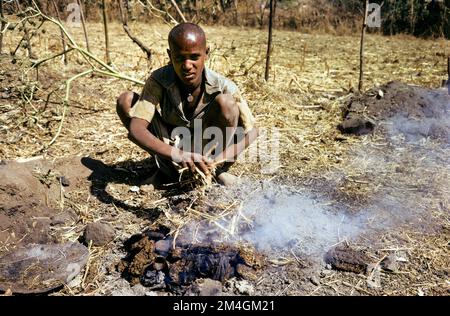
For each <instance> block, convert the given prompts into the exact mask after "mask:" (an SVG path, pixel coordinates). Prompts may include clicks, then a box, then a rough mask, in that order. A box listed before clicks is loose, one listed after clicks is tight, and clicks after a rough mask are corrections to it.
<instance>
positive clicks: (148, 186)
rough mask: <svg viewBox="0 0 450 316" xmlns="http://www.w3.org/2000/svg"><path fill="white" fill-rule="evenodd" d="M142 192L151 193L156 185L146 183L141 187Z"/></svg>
mask: <svg viewBox="0 0 450 316" xmlns="http://www.w3.org/2000/svg"><path fill="white" fill-rule="evenodd" d="M140 189H141V192H142V193H150V192H153V191H155V186H154V185H153V184H144V185H141V187H140Z"/></svg>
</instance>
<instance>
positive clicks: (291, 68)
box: [0, 24, 450, 295]
mask: <svg viewBox="0 0 450 316" xmlns="http://www.w3.org/2000/svg"><path fill="white" fill-rule="evenodd" d="M131 28H132V29H133V31H134V32H135V33H136V35H137V36H138V37H139V38H140V39H142V40H143V41H144V42H145V43H147V44H148V46H149V47H151V48H152V50H153V52H154V53H153V56H152V60H151V62H148V61H147V60H146V58H145V55H144V54H143V53H142V51H140V50H139V48H138V47H137V46H135V45H134V44H133V43H132V42H131V41H130V40H129V38H128V37H127V36H126V34H125V33H124V32H123V30H122V28H121V25H119V24H111V29H110V38H111V58H112V62H113V66H114V67H115V68H117V69H119V70H120V71H121V72H122V73H124V74H127V75H129V76H131V77H134V78H136V79H139V80H142V81H144V80H145V79H146V77H147V76H148V75H149V73H150V72H151V71H152V70H154V69H157V68H158V67H160V66H163V65H165V64H166V63H167V62H168V57H167V53H166V48H167V42H166V38H167V34H168V31H169V26H167V25H143V24H131ZM68 30H69V31H70V32H71V34H73V36H74V38H75V39H76V41H77V42H78V43H79V44H80V45H83V36H82V29H81V28H69V29H68ZM88 30H89V35H90V44H91V48H92V52H93V54H94V55H96V56H98V57H100V58H103V56H104V50H103V46H104V37H103V30H102V25H101V24H89V25H88ZM205 31H206V33H207V37H208V42H209V44H210V46H211V54H210V56H209V60H208V66H209V67H210V68H212V69H213V70H215V71H217V72H220V73H222V74H224V75H226V76H228V77H229V78H231V79H232V80H234V81H235V82H236V83H237V84H238V86H239V87H240V88H241V91H242V93H243V95H244V96H245V97H246V98H247V101H248V103H249V105H250V107H251V109H252V111H253V113H254V115H255V116H256V119H257V121H258V125H259V126H260V127H263V128H271V127H276V128H278V130H279V132H280V149H279V153H280V163H281V166H280V167H279V168H278V169H277V170H276V171H275V172H274V173H272V174H262V173H261V165H260V164H259V163H246V162H245V161H244V162H239V163H237V164H236V165H235V166H233V168H232V169H231V171H232V173H234V174H236V175H239V176H241V177H242V178H245V179H247V180H246V181H249V182H252V181H253V182H257V181H266V182H268V183H273V184H279V185H280V186H281V187H282V186H286V187H289V188H295V189H296V190H301V189H303V188H308V189H309V191H310V192H313V193H315V194H319V195H327V194H328V198H329V199H327V201H325V202H324V203H325V204H328V205H330V204H333V203H337V202H339V203H342V205H345V207H346V208H347V209H349V211H350V212H358V210H361V209H363V208H364V209H372V208H373V210H372V211H371V212H370V216H367V217H365V218H364V219H361V221H360V222H359V223H364V224H365V223H366V222H371V221H376V220H377V213H376V210H377V209H383V210H385V211H386V208H389V207H393V208H399V207H400V206H403V207H404V208H405V209H417V210H418V209H420V212H418V215H417V216H416V215H415V214H416V213H411V214H413V216H412V217H408V216H406V215H405V218H407V220H405V221H401V220H399V221H394V220H392V222H390V223H389V224H386V225H384V224H380V225H375V228H374V229H373V230H370V229H369V228H367V230H366V231H361V232H360V233H359V234H358V235H357V236H356V237H357V238H348V239H346V238H345V236H344V238H342V240H338V243H341V242H344V243H347V244H349V245H350V246H352V247H353V248H355V249H363V250H364V251H365V253H366V254H367V255H368V256H369V257H370V258H371V260H372V261H373V262H375V263H378V264H379V263H380V262H381V261H382V260H383V259H384V258H386V257H387V256H389V255H390V254H391V253H395V254H396V255H397V257H398V258H401V260H399V264H400V268H399V269H398V271H395V272H391V273H388V272H385V271H383V272H377V273H379V274H380V275H379V280H378V281H379V284H375V285H374V284H373V282H372V283H371V282H369V281H371V280H369V279H370V278H373V273H372V275H369V276H366V275H364V274H355V273H351V272H339V271H335V270H330V269H329V267H326V266H325V264H324V263H323V262H319V263H317V262H315V261H314V260H311V262H309V258H306V257H305V258H298V256H297V255H296V254H295V252H293V251H288V250H286V251H285V253H280V252H279V251H278V252H277V253H276V255H275V254H274V255H273V257H271V256H270V255H269V260H268V262H269V263H268V265H267V267H266V270H265V271H266V272H263V274H262V276H261V277H260V278H259V279H258V280H257V281H256V282H255V284H254V288H255V289H254V292H253V293H255V294H263V295H264V294H266V295H448V294H449V290H450V278H449V273H450V270H449V266H450V252H449V250H450V249H449V247H450V246H449V241H450V222H449V210H450V201H449V199H450V192H449V189H448V188H449V187H450V186H449V183H450V182H449V165H448V163H449V158H448V157H449V148H448V146H444V147H442V146H439V145H436V144H435V143H434V142H433V141H432V140H429V139H424V140H423V141H422V143H421V146H422V150H417V148H416V147H414V146H411V145H410V144H408V143H406V144H403V143H402V144H400V145H398V146H392V142H391V141H390V140H389V139H386V137H385V136H383V135H381V134H380V133H378V132H375V133H373V134H369V135H364V136H349V135H342V134H341V133H340V132H339V131H338V130H337V128H336V127H337V125H338V124H339V123H340V122H341V121H342V113H343V110H344V108H345V106H346V105H347V103H348V101H349V100H350V98H351V97H352V95H353V93H355V89H356V87H357V85H358V81H357V80H358V67H359V55H358V54H359V37H358V36H357V35H355V36H342V37H339V36H332V35H315V34H301V33H297V32H289V31H275V33H274V51H273V55H272V68H271V71H270V80H269V81H268V82H265V81H264V79H263V75H264V64H265V63H264V58H265V51H266V40H267V33H266V32H265V31H261V30H256V29H247V28H225V27H206V28H205ZM58 36H59V31H58V30H57V29H56V28H54V27H53V26H50V25H49V26H47V27H46V28H45V33H44V32H40V33H39V34H38V35H37V36H35V38H34V39H33V41H32V44H33V47H34V50H35V52H36V54H37V55H38V57H39V58H44V57H46V56H50V55H52V54H55V53H57V52H59V51H61V44H60V42H59V40H58ZM18 39H19V37H18V35H17V34H16V33H6V36H5V39H4V40H5V41H6V43H5V46H6V47H5V48H6V49H7V50H8V49H11V50H13V49H14V48H15V47H16V45H17V41H18ZM449 53H450V42H449V41H444V40H422V39H416V38H412V37H406V36H396V37H381V36H375V35H368V36H367V39H366V72H365V78H366V80H365V82H364V87H365V90H369V89H371V88H373V87H375V86H378V85H382V84H385V83H387V82H389V81H393V80H397V81H401V82H403V83H408V84H413V85H420V86H423V87H428V88H436V89H437V88H439V87H440V84H441V81H442V80H443V79H446V57H445V56H447V55H448V54H449ZM68 56H69V64H68V65H67V66H64V63H63V62H62V60H61V58H58V59H54V60H52V61H51V62H49V63H46V64H43V65H41V66H40V67H39V70H38V73H37V72H36V70H31V71H27V69H28V68H29V61H28V60H27V58H26V57H25V50H23V49H21V50H20V51H19V53H18V57H17V58H16V59H15V60H14V63H12V62H11V58H10V57H7V56H1V67H0V78H1V81H0V84H1V87H2V88H3V90H2V91H0V93H3V94H2V98H1V99H0V109H1V110H0V123H1V131H0V133H1V140H0V158H1V160H5V161H11V160H18V159H19V160H20V159H26V158H30V157H34V156H39V155H43V156H45V157H46V158H50V159H53V158H63V157H66V158H67V157H74V156H89V157H90V158H92V159H95V160H99V161H101V162H103V163H104V164H106V165H109V166H113V167H115V168H119V169H120V170H125V171H126V170H128V171H130V170H133V168H135V166H136V165H139V164H142V161H143V160H145V159H146V158H147V157H148V155H147V154H146V153H145V152H143V151H142V150H141V149H139V148H138V147H136V146H135V145H133V144H132V143H131V142H130V141H129V140H128V139H127V136H126V130H125V128H124V127H122V126H121V124H120V121H119V119H118V117H117V116H116V114H115V100H116V97H117V96H118V95H119V94H120V92H121V91H124V90H133V91H136V92H140V90H141V86H139V85H136V84H133V83H130V82H127V81H124V80H119V79H116V78H111V77H106V76H105V77H103V76H99V75H94V76H90V77H86V78H82V79H80V80H77V81H75V82H74V83H73V87H72V91H71V94H70V104H69V107H68V110H67V113H65V117H64V121H63V124H62V125H60V124H61V118H62V115H63V104H62V99H63V97H64V86H63V83H64V80H66V79H68V78H70V77H72V76H74V75H76V74H78V73H80V72H82V71H84V70H87V69H89V65H88V64H87V63H86V61H85V60H84V59H83V58H82V57H80V56H79V55H76V54H75V53H74V52H71V53H69V55H68ZM6 88H8V89H10V90H7V89H6ZM11 88H14V89H13V90H11ZM8 91H10V92H8ZM11 91H12V92H11ZM51 91H54V92H53V93H52V94H50V95H49V93H50V92H51ZM60 126H61V132H60V134H59V136H58V137H57V138H56V140H55V142H54V143H53V144H52V145H51V146H50V147H48V148H46V145H47V144H48V143H49V142H50V141H51V140H52V139H53V137H54V136H55V135H56V133H57V130H58V128H59V127H60ZM413 147H414V148H413ZM43 148H46V149H45V150H42V149H43ZM427 150H428V152H429V151H430V150H431V151H432V152H433V155H435V156H436V157H438V158H439V159H433V161H432V163H429V162H428V160H427ZM433 150H434V151H433ZM411 153H414V155H413V154H411ZM415 154H417V155H415ZM398 168H404V170H405V171H404V172H403V173H401V174H399V173H398V170H399V169H398ZM94 182H95V181H94V180H92V179H91V180H88V179H86V180H85V182H82V183H81V184H79V185H78V186H77V187H76V188H75V189H73V190H71V191H70V192H69V193H66V195H65V196H64V205H63V206H62V207H66V208H71V209H73V210H74V211H75V213H76V214H77V219H76V220H75V221H74V223H73V224H72V225H71V227H69V228H67V227H66V230H65V231H64V234H63V235H62V236H63V237H62V238H63V239H64V240H71V241H76V240H77V239H78V238H79V237H80V235H82V233H83V229H84V227H85V225H86V224H88V223H90V222H95V221H99V220H104V221H107V222H109V223H110V224H111V225H113V227H114V228H115V232H116V237H115V240H114V242H112V243H110V244H108V245H107V246H104V247H90V248H89V251H90V257H89V261H88V265H87V267H88V268H87V269H85V270H83V273H82V275H81V279H80V280H79V282H78V283H76V282H75V283H74V284H72V285H67V286H65V287H64V288H63V289H62V290H61V291H59V292H56V295H107V294H120V293H121V291H122V292H123V291H125V290H124V289H125V288H126V287H127V282H125V281H124V280H123V279H120V278H119V277H118V276H117V272H112V271H113V270H114V268H111V263H112V262H117V260H118V259H120V258H121V257H123V256H124V253H123V249H122V248H121V245H122V244H123V242H124V240H126V239H127V238H129V237H130V236H131V235H133V234H136V233H139V232H141V231H142V230H144V229H145V228H146V227H148V226H149V225H151V224H152V223H154V222H155V221H159V222H163V223H165V224H167V223H177V221H178V220H179V219H177V220H175V219H174V218H176V217H177V216H178V215H177V214H172V213H171V212H170V208H169V209H168V208H167V207H166V205H165V203H166V201H165V200H164V196H163V192H159V191H156V192H152V193H149V194H143V193H142V192H141V193H140V194H138V195H137V194H135V193H133V192H131V191H130V190H129V187H130V184H129V183H130V181H128V182H127V181H125V180H124V181H115V182H111V183H109V184H107V187H106V188H103V190H104V191H106V192H107V193H108V194H109V195H110V196H112V197H113V198H112V200H113V201H120V203H115V202H111V199H110V200H108V201H106V200H105V199H100V198H99V197H98V196H97V195H96V190H101V189H102V188H101V187H100V188H99V187H96V186H95V183H94ZM423 188H425V189H423ZM386 197H395V198H396V199H395V201H396V203H393V204H389V203H388V202H386V203H381V204H378V203H377V202H378V201H381V200H383V199H385V198H386ZM405 200H407V202H408V204H405V203H403V202H404V201H405ZM60 206H61V204H60V205H58V207H60ZM149 209H151V210H152V213H151V214H150V212H147V211H148V210H149ZM156 209H157V210H156ZM374 210H375V211H374ZM383 214H384V215H386V216H387V217H388V219H390V217H391V216H392V212H390V211H389V210H388V211H386V212H385V213H383ZM397 215H398V216H399V217H402V216H403V214H397ZM275 216H276V215H275ZM419 217H420V218H422V217H425V218H427V219H428V220H429V222H423V221H421V220H419V219H418V218H419ZM312 220H314V219H312ZM279 229H280V230H281V229H282V227H279ZM272 233H273V234H276V233H277V232H276V231H275V232H272ZM341 237H342V236H341ZM10 246H11V245H8V243H7V242H5V240H0V253H2V252H6V251H7V250H8V249H9V248H8V247H10ZM329 246H332V245H329ZM319 261H320V260H319ZM305 262H306V263H305ZM374 271H378V270H376V269H375V270H374ZM375 283H376V282H375ZM128 287H129V286H128ZM127 291H130V289H128V290H127ZM125 293H129V292H126V291H125Z"/></svg>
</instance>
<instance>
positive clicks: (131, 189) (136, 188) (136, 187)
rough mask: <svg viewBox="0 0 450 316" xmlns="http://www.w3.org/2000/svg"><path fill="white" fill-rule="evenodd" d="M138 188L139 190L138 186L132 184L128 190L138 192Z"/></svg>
mask: <svg viewBox="0 0 450 316" xmlns="http://www.w3.org/2000/svg"><path fill="white" fill-rule="evenodd" d="M139 190H140V189H139V187H138V186H135V185H133V186H132V187H130V191H131V192H134V193H138V192H139Z"/></svg>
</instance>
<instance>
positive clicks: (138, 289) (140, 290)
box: [131, 284, 147, 296]
mask: <svg viewBox="0 0 450 316" xmlns="http://www.w3.org/2000/svg"><path fill="white" fill-rule="evenodd" d="M131 290H132V291H133V294H134V295H135V296H145V292H147V289H146V288H145V287H144V286H143V285H142V284H136V285H133V286H132V287H131Z"/></svg>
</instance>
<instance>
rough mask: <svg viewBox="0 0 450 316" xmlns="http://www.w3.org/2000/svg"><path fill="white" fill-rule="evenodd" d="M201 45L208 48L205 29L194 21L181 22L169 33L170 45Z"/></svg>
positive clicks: (177, 46)
mask: <svg viewBox="0 0 450 316" xmlns="http://www.w3.org/2000/svg"><path fill="white" fill-rule="evenodd" d="M193 45H201V46H202V47H203V48H205V49H206V35H205V32H204V31H203V29H202V28H201V27H200V26H198V25H197V24H194V23H180V24H178V25H177V26H175V27H174V28H173V29H172V30H171V31H170V33H169V47H170V49H173V48H180V47H182V46H193Z"/></svg>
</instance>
